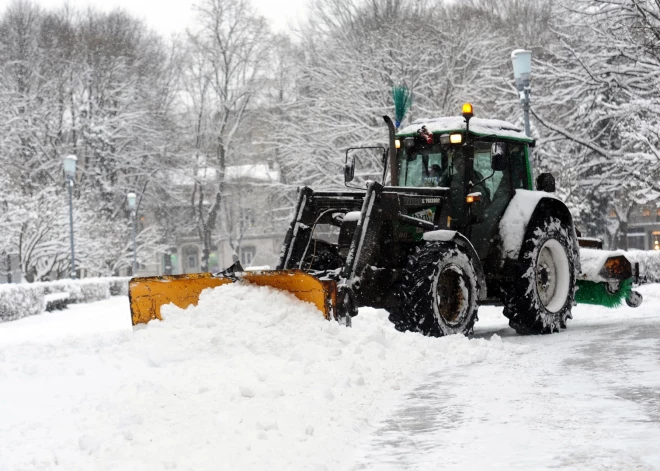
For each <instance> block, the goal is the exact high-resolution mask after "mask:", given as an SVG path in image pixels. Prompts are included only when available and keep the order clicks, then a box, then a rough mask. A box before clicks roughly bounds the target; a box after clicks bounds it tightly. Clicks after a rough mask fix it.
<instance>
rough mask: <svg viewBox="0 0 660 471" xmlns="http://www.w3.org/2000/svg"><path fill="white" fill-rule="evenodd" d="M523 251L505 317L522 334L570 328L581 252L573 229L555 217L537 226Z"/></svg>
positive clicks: (525, 243) (532, 230) (533, 228)
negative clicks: (569, 321) (576, 267)
mask: <svg viewBox="0 0 660 471" xmlns="http://www.w3.org/2000/svg"><path fill="white" fill-rule="evenodd" d="M528 234H529V235H528V236H527V238H526V240H525V241H524V242H523V245H522V248H521V249H520V256H519V259H518V260H519V263H520V272H519V276H518V277H517V279H516V282H515V283H514V284H513V285H512V286H510V287H509V289H508V290H507V293H506V298H505V302H504V315H505V316H507V317H508V318H509V325H510V326H511V327H513V328H514V329H515V330H516V332H518V333H519V334H523V335H525V334H549V333H552V332H557V331H559V328H566V319H568V318H570V317H571V308H572V307H573V301H574V299H575V276H576V273H575V263H576V260H577V258H578V256H579V255H578V253H577V249H576V244H575V234H574V231H573V228H572V227H570V226H568V225H567V224H564V223H562V222H561V221H560V220H559V219H558V218H555V217H551V218H548V219H546V220H545V221H541V222H539V223H536V224H535V226H533V227H532V228H531V230H530V231H529V232H528Z"/></svg>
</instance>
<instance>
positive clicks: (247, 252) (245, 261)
mask: <svg viewBox="0 0 660 471" xmlns="http://www.w3.org/2000/svg"><path fill="white" fill-rule="evenodd" d="M256 254H257V248H256V247H254V246H252V245H248V246H246V247H241V265H243V266H244V267H249V266H251V265H252V262H253V261H254V256H255V255H256Z"/></svg>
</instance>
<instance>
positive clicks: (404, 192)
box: [129, 104, 642, 336]
mask: <svg viewBox="0 0 660 471" xmlns="http://www.w3.org/2000/svg"><path fill="white" fill-rule="evenodd" d="M472 115H473V113H472V106H471V105H469V104H466V105H465V106H464V107H463V113H462V116H456V117H446V118H438V119H433V120H425V121H421V122H416V123H414V124H412V125H410V126H408V127H405V128H403V129H401V130H400V131H398V132H397V131H396V130H395V127H394V124H393V123H392V120H391V119H390V118H389V117H387V116H385V117H384V120H385V123H386V124H387V127H388V132H389V148H387V149H386V148H385V147H383V148H382V164H383V168H382V170H383V172H382V182H381V183H379V182H376V181H367V182H366V184H365V185H364V186H366V188H365V187H364V186H358V185H354V184H352V182H354V181H355V167H356V160H355V156H356V155H358V154H356V152H359V150H360V149H349V150H348V151H347V152H346V164H345V168H344V178H345V182H346V186H347V187H348V189H347V191H314V190H313V189H311V188H308V187H303V188H300V189H299V195H298V202H297V206H296V209H295V213H294V217H293V221H292V222H291V224H290V227H289V229H288V232H287V233H286V237H285V240H284V244H283V247H282V250H281V254H280V258H279V262H278V266H277V269H276V270H273V271H263V272H245V271H243V269H242V268H241V267H240V266H239V265H234V266H232V267H230V268H229V269H228V270H226V271H225V272H222V273H218V274H209V273H207V274H197V275H175V276H166V277H151V278H134V279H132V280H131V282H130V293H129V295H130V302H131V312H132V316H133V323H134V324H136V323H140V322H148V321H149V320H151V319H155V318H160V317H161V316H160V308H161V306H162V305H164V304H167V303H170V302H172V303H174V304H176V305H178V306H180V307H186V306H188V305H190V304H195V303H196V302H197V300H198V297H199V294H200V292H201V291H202V290H203V289H204V288H207V287H212V286H218V285H221V284H224V283H232V282H236V281H247V282H252V283H256V284H259V285H267V286H272V287H275V288H278V289H283V290H287V291H290V292H292V293H293V294H294V295H295V296H297V297H298V298H300V299H303V300H305V301H309V302H313V303H314V304H315V305H316V306H317V307H318V308H319V310H320V311H321V312H322V313H323V315H324V316H325V317H326V318H327V319H335V320H337V321H339V322H342V323H345V324H347V325H350V322H351V318H352V317H354V316H355V315H357V313H358V308H359V307H361V306H371V307H375V308H383V309H386V310H387V311H389V318H390V320H391V321H392V322H393V323H394V325H395V327H396V328H397V329H398V330H401V331H415V332H421V333H422V334H424V335H432V336H443V335H449V334H456V333H461V334H467V333H469V332H470V331H471V330H472V328H473V325H474V323H475V322H476V321H477V312H478V308H479V306H480V305H483V304H496V305H503V306H504V310H503V311H504V315H505V316H506V317H508V318H509V324H510V325H511V327H513V328H514V329H515V330H516V331H517V332H518V333H520V334H545V333H552V332H556V331H558V330H559V329H561V328H565V327H566V321H567V319H569V318H571V308H572V307H573V305H574V304H575V303H576V301H577V302H584V303H592V304H603V305H606V306H610V307H615V306H618V305H619V304H620V303H621V302H622V301H624V300H625V301H626V302H627V303H628V304H629V305H630V306H638V305H639V304H640V303H641V301H642V299H641V296H640V295H639V294H638V293H636V292H635V291H633V290H632V287H633V283H634V282H636V276H638V273H637V272H638V270H636V269H634V267H633V266H632V265H631V263H630V262H629V260H628V259H627V258H626V257H625V254H623V253H619V252H607V251H603V250H601V247H602V244H600V242H599V241H598V240H597V239H586V238H585V239H582V238H580V237H578V236H577V235H576V230H575V227H574V225H573V220H572V217H571V214H570V212H569V211H568V209H567V208H566V205H565V204H564V203H563V202H562V201H561V200H559V199H558V198H557V197H556V196H555V195H554V194H553V192H554V190H555V188H554V187H555V182H554V178H553V177H552V175H550V174H541V175H540V176H539V177H538V178H537V180H536V189H535V188H534V182H533V179H532V170H531V166H530V159H529V152H530V151H529V149H530V148H531V147H533V146H534V140H532V139H530V138H528V137H527V136H526V135H525V134H524V133H523V132H522V131H521V130H520V129H518V128H517V127H516V126H514V125H512V124H510V123H507V122H504V121H500V120H491V119H479V118H473V116H472ZM362 149H369V148H362ZM371 149H373V148H371ZM379 152H380V151H379ZM388 167H389V185H385V182H386V177H387V175H388ZM322 227H323V228H329V229H327V230H325V229H324V230H321V228H322ZM323 234H325V235H327V237H326V238H325V239H324V238H322V237H321V236H320V235H323Z"/></svg>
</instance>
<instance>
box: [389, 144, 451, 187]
mask: <svg viewBox="0 0 660 471" xmlns="http://www.w3.org/2000/svg"><path fill="white" fill-rule="evenodd" d="M398 160H399V162H398V163H399V186H407V187H411V186H413V187H414V186H418V187H419V186H429V187H437V186H442V183H443V181H444V180H446V174H447V172H446V170H447V157H445V158H444V164H443V154H442V151H441V149H440V146H439V145H438V146H433V147H431V148H425V149H405V150H403V149H402V150H400V151H399V159H398Z"/></svg>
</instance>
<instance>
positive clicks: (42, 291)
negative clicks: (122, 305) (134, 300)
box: [0, 277, 130, 322]
mask: <svg viewBox="0 0 660 471" xmlns="http://www.w3.org/2000/svg"><path fill="white" fill-rule="evenodd" d="M128 280H130V278H128V277H114V278H89V279H84V280H58V281H47V282H43V283H23V284H15V285H14V284H6V285H0V322H6V321H12V320H15V319H20V318H21V317H27V316H33V315H35V314H41V313H42V312H44V309H45V302H44V296H45V295H47V294H53V293H68V294H69V299H70V302H71V303H90V302H93V301H100V300H101V299H107V298H109V297H110V296H126V295H127V294H128Z"/></svg>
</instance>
